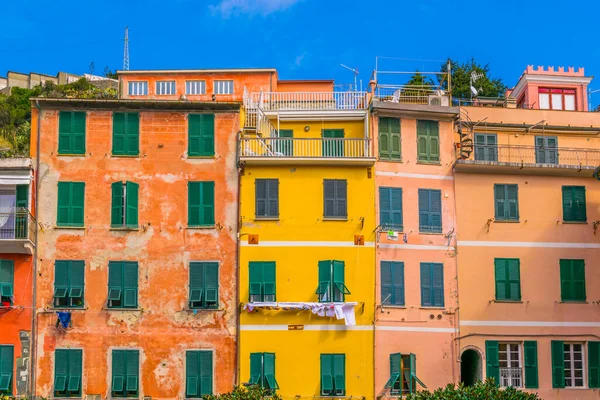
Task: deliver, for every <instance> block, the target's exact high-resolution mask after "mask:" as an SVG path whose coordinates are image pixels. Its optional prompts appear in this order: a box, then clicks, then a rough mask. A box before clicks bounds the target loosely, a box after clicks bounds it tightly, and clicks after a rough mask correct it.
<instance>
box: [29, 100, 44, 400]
mask: <svg viewBox="0 0 600 400" xmlns="http://www.w3.org/2000/svg"><path fill="white" fill-rule="evenodd" d="M35 107H36V108H37V113H38V115H37V139H36V141H37V148H36V156H35V158H36V161H35V249H34V250H33V279H32V281H31V287H32V291H33V296H32V297H33V298H32V301H33V307H32V310H31V311H32V314H31V340H30V341H31V355H30V361H29V368H30V370H31V371H30V377H31V379H30V380H29V398H30V399H31V398H34V396H35V394H36V392H35V378H36V376H35V375H36V374H35V372H36V371H35V369H36V365H37V363H36V356H37V351H36V347H37V343H36V342H37V341H36V339H37V290H36V287H37V284H36V282H37V266H38V265H37V263H38V248H39V247H38V246H39V241H38V232H39V229H38V220H37V219H38V215H39V203H40V201H39V198H40V196H39V192H40V189H39V188H40V129H41V123H42V110H41V108H40V103H39V101H38V100H36V101H35Z"/></svg>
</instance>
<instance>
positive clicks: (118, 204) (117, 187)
mask: <svg viewBox="0 0 600 400" xmlns="http://www.w3.org/2000/svg"><path fill="white" fill-rule="evenodd" d="M111 189H112V206H111V216H110V226H111V227H113V228H137V227H138V193H139V189H140V185H138V184H137V183H134V182H114V183H113V184H112V185H111Z"/></svg>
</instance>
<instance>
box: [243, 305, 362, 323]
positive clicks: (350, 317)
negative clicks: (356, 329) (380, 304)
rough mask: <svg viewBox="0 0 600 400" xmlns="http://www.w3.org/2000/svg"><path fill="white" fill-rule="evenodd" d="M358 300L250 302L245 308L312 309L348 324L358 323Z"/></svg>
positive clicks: (315, 312)
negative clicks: (338, 301)
mask: <svg viewBox="0 0 600 400" xmlns="http://www.w3.org/2000/svg"><path fill="white" fill-rule="evenodd" d="M357 305H358V303H356V302H348V303H314V302H280V303H277V302H250V303H246V304H244V310H245V311H248V312H253V311H254V310H256V309H265V310H284V311H288V310H289V311H291V310H310V311H312V313H313V314H316V315H318V316H319V317H330V318H332V317H336V319H343V320H344V322H345V323H346V325H347V326H355V325H356V316H355V313H354V307H355V306H357Z"/></svg>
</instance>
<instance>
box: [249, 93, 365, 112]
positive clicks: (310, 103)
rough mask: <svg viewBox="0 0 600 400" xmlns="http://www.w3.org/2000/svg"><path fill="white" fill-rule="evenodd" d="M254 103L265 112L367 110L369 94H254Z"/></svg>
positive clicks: (252, 99)
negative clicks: (258, 104)
mask: <svg viewBox="0 0 600 400" xmlns="http://www.w3.org/2000/svg"><path fill="white" fill-rule="evenodd" d="M250 99H251V101H252V102H256V103H260V107H261V108H263V109H264V110H265V111H306V110H365V109H366V108H367V106H368V98H367V92H263V93H252V94H251V95H250Z"/></svg>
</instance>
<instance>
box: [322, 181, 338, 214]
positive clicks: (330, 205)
mask: <svg viewBox="0 0 600 400" xmlns="http://www.w3.org/2000/svg"><path fill="white" fill-rule="evenodd" d="M335 203H336V202H335V181H334V180H333V179H324V180H323V215H324V216H325V217H335Z"/></svg>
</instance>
